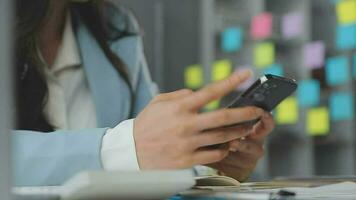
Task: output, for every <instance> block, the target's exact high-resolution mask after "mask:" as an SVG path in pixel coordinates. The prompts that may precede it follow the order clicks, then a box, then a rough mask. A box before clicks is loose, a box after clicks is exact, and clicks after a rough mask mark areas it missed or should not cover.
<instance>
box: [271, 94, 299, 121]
mask: <svg viewBox="0 0 356 200" xmlns="http://www.w3.org/2000/svg"><path fill="white" fill-rule="evenodd" d="M274 116H275V120H276V123H277V124H279V125H290V124H296V123H297V122H298V117H299V112H298V102H297V98H295V97H288V98H287V99H285V100H284V101H282V102H281V103H280V104H279V105H278V106H277V108H276V112H275V115H274Z"/></svg>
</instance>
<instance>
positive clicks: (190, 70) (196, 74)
mask: <svg viewBox="0 0 356 200" xmlns="http://www.w3.org/2000/svg"><path fill="white" fill-rule="evenodd" d="M184 80H185V86H186V87H187V88H190V89H198V88H200V87H202V86H203V84H204V78H203V69H202V67H201V66H200V65H190V66H188V67H187V68H186V69H185V72H184Z"/></svg>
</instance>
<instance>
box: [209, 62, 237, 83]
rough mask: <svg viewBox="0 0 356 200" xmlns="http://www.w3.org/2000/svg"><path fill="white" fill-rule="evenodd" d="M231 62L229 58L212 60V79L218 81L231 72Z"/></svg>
mask: <svg viewBox="0 0 356 200" xmlns="http://www.w3.org/2000/svg"><path fill="white" fill-rule="evenodd" d="M231 70H232V63H231V61H230V60H218V61H215V62H214V65H213V69H212V74H211V77H212V80H213V81H220V80H222V79H225V78H227V77H228V76H229V75H230V74H231Z"/></svg>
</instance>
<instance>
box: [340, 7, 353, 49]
mask: <svg viewBox="0 0 356 200" xmlns="http://www.w3.org/2000/svg"><path fill="white" fill-rule="evenodd" d="M355 12H356V11H355ZM336 47H337V48H338V49H339V50H349V49H354V48H356V23H354V24H349V25H339V26H338V27H337V32H336Z"/></svg>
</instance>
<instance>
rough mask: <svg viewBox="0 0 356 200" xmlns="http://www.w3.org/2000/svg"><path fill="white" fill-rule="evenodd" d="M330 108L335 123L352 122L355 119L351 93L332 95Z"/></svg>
mask: <svg viewBox="0 0 356 200" xmlns="http://www.w3.org/2000/svg"><path fill="white" fill-rule="evenodd" d="M329 107H330V114H331V119H332V120H333V121H343V120H352V119H353V118H354V99H353V96H352V94H351V93H348V92H335V93H333V94H331V96H330V100H329Z"/></svg>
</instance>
